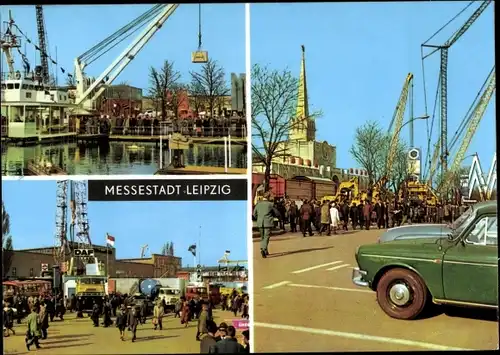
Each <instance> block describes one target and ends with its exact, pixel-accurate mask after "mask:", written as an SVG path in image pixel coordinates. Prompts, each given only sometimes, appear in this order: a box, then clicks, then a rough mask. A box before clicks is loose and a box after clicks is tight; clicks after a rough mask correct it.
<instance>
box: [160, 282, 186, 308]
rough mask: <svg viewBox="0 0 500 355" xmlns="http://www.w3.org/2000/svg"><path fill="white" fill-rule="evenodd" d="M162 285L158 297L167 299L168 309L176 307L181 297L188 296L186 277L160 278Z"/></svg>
mask: <svg viewBox="0 0 500 355" xmlns="http://www.w3.org/2000/svg"><path fill="white" fill-rule="evenodd" d="M160 283H161V286H160V288H159V291H158V297H159V298H160V299H163V300H165V304H166V305H167V309H174V308H175V304H176V303H177V301H179V299H180V298H181V297H185V296H186V280H184V279H176V278H172V279H163V278H162V279H160Z"/></svg>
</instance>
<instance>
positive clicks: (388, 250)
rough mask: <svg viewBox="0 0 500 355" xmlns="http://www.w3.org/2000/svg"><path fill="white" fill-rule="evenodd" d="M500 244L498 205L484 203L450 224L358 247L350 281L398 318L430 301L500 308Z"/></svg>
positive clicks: (407, 230)
mask: <svg viewBox="0 0 500 355" xmlns="http://www.w3.org/2000/svg"><path fill="white" fill-rule="evenodd" d="M497 241H498V232H497V202H496V201H487V202H481V203H478V204H476V205H474V206H471V207H470V208H469V209H468V210H467V211H465V213H464V214H463V215H462V216H460V217H459V218H458V219H457V220H456V221H455V222H453V224H452V225H451V226H446V225H413V226H405V227H398V228H392V229H389V230H388V231H387V232H386V233H384V234H383V235H381V237H380V239H379V242H378V243H376V244H367V245H362V246H360V247H359V248H358V250H356V261H357V264H358V267H356V268H354V269H353V274H352V281H353V282H354V284H356V285H357V286H362V287H369V288H371V289H372V290H373V291H376V293H377V301H378V304H379V305H380V307H381V308H382V309H383V310H384V312H385V313H387V314H388V315H389V316H391V317H393V318H397V319H415V318H417V317H418V316H419V314H421V313H422V311H423V310H424V308H425V306H426V305H427V304H428V302H429V301H432V302H433V303H435V304H438V305H456V306H466V307H485V308H493V309H498V244H497Z"/></svg>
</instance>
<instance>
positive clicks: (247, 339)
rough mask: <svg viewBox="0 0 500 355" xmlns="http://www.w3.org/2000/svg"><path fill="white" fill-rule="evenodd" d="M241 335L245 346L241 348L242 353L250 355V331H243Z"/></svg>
mask: <svg viewBox="0 0 500 355" xmlns="http://www.w3.org/2000/svg"><path fill="white" fill-rule="evenodd" d="M241 334H242V335H243V343H244V344H245V345H244V346H243V348H244V350H245V351H244V352H245V353H248V354H249V353H250V330H248V329H246V330H244V331H242V332H241Z"/></svg>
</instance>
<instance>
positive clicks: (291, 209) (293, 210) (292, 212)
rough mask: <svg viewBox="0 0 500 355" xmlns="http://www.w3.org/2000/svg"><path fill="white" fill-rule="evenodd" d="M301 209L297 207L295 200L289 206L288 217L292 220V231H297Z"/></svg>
mask: <svg viewBox="0 0 500 355" xmlns="http://www.w3.org/2000/svg"><path fill="white" fill-rule="evenodd" d="M298 213H299V210H298V208H297V204H296V203H295V201H292V202H291V203H290V207H289V208H288V218H289V220H290V232H292V233H297V216H298Z"/></svg>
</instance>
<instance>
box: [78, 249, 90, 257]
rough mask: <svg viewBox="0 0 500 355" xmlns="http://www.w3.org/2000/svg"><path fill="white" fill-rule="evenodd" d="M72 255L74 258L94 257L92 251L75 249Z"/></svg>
mask: <svg viewBox="0 0 500 355" xmlns="http://www.w3.org/2000/svg"><path fill="white" fill-rule="evenodd" d="M73 255H74V256H76V257H89V256H94V249H75V250H74V251H73Z"/></svg>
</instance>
